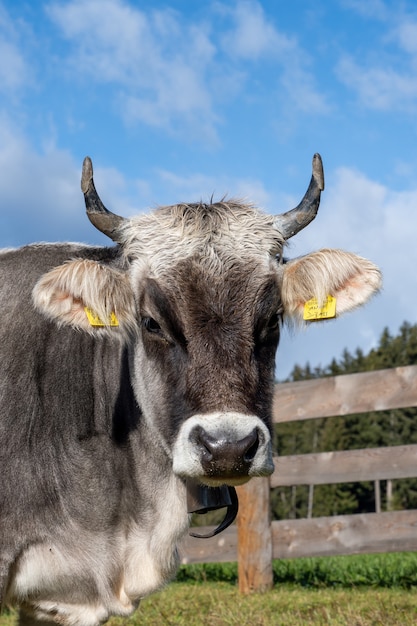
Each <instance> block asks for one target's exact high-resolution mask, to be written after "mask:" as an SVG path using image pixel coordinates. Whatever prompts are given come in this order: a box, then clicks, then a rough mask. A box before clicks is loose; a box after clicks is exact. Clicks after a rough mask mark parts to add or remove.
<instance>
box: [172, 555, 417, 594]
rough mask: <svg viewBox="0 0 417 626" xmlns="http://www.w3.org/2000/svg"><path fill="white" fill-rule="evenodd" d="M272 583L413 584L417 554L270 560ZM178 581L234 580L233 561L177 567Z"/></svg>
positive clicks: (342, 585) (403, 586)
mask: <svg viewBox="0 0 417 626" xmlns="http://www.w3.org/2000/svg"><path fill="white" fill-rule="evenodd" d="M273 572H274V583H275V584H276V585H279V584H294V585H298V586H301V587H311V588H315V587H316V588H321V587H345V588H349V587H355V588H357V587H360V586H371V587H382V588H383V587H390V588H391V587H399V588H403V589H409V588H411V587H413V586H416V587H417V553H415V552H402V553H395V554H367V555H354V556H337V557H322V558H308V559H289V560H281V561H278V560H276V561H274V562H273ZM177 581H179V582H229V583H237V564H236V563H224V564H218V563H205V564H201V565H200V564H199V565H187V566H184V567H181V568H180V571H179V572H178V575H177Z"/></svg>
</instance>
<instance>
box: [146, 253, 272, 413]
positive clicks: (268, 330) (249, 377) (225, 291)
mask: <svg viewBox="0 0 417 626" xmlns="http://www.w3.org/2000/svg"><path fill="white" fill-rule="evenodd" d="M140 309H141V315H142V316H143V317H145V318H146V317H147V316H149V317H150V318H152V323H154V322H155V323H156V324H157V326H154V327H153V328H152V329H151V330H149V328H146V324H148V322H146V323H145V328H144V330H143V333H144V338H145V349H146V350H147V352H148V356H150V357H151V358H155V359H157V360H158V367H159V368H161V367H162V369H163V370H164V374H163V376H164V379H165V380H166V381H169V382H170V384H169V387H170V389H171V390H172V389H175V393H174V397H173V398H172V401H173V405H172V409H173V411H174V412H175V413H176V414H178V413H179V414H181V416H182V419H184V418H186V417H189V416H190V415H192V414H194V413H210V412H213V411H224V410H229V411H230V410H233V411H237V412H240V413H243V414H252V415H258V416H259V417H260V418H261V419H262V420H263V421H264V422H265V423H266V424H267V425H269V420H270V405H271V395H272V383H273V372H274V361H275V350H276V347H277V344H278V339H279V320H278V314H279V310H280V299H279V285H278V279H277V275H275V273H274V272H273V270H272V268H271V269H270V270H268V271H267V272H265V266H264V267H263V268H260V267H259V264H258V263H255V262H254V261H241V260H240V259H235V260H233V261H230V259H228V261H227V263H226V262H221V261H220V259H217V261H216V263H213V261H212V260H210V259H206V258H201V257H197V256H195V257H192V258H190V259H187V260H184V261H179V262H178V263H177V264H176V265H175V266H174V267H173V268H170V270H169V274H168V275H167V276H166V277H164V279H163V280H161V279H160V278H159V279H158V281H155V280H153V279H148V281H147V284H146V287H145V290H144V296H143V298H142V301H141V305H140ZM158 326H159V328H160V332H158V331H157V327H158ZM174 405H175V407H174ZM179 407H181V409H180V410H179ZM179 414H178V418H179V419H180V415H179Z"/></svg>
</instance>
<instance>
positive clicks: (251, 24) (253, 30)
mask: <svg viewBox="0 0 417 626" xmlns="http://www.w3.org/2000/svg"><path fill="white" fill-rule="evenodd" d="M228 13H229V15H230V17H231V18H232V25H231V27H230V28H229V29H228V30H227V32H226V33H225V34H224V35H223V36H222V38H221V41H222V47H223V49H224V51H225V52H226V54H228V55H230V56H232V57H236V58H242V59H247V60H258V59H260V58H261V57H269V58H271V57H272V58H276V57H279V56H282V55H285V54H290V53H291V52H294V49H295V48H296V42H295V41H294V39H291V38H290V37H288V36H287V35H284V34H282V33H280V32H278V30H277V29H276V28H275V27H274V25H273V24H271V23H270V22H268V20H267V18H266V16H265V12H264V10H263V8H262V6H261V4H259V3H258V2H255V1H253V0H244V1H243V2H238V3H236V5H235V6H234V8H233V9H229V10H228Z"/></svg>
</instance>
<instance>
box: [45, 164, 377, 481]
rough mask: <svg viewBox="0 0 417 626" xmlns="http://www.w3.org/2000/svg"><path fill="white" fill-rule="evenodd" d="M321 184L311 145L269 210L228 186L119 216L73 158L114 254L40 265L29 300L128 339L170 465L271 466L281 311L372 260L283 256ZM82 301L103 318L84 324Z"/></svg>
mask: <svg viewBox="0 0 417 626" xmlns="http://www.w3.org/2000/svg"><path fill="white" fill-rule="evenodd" d="M323 187H324V179H323V170H322V164H321V159H320V157H319V155H315V156H314V159H313V176H312V178H311V182H310V185H309V188H308V190H307V192H306V194H305V196H304V198H303V200H302V201H301V203H300V204H299V205H298V206H297V207H296V208H295V209H293V210H291V211H289V212H287V213H284V214H283V215H280V216H278V217H276V216H274V217H272V216H269V215H265V214H263V213H261V212H260V211H258V210H257V209H256V208H255V207H253V206H251V205H248V204H244V203H242V202H238V201H234V200H230V201H222V202H218V203H215V204H208V205H206V204H201V203H200V204H178V205H174V206H169V207H162V208H159V209H157V210H156V211H154V212H153V213H151V214H149V215H140V216H138V217H135V218H132V219H124V218H121V217H119V216H117V215H115V214H113V213H111V212H110V211H108V210H107V209H106V208H105V207H104V205H103V204H102V202H101V200H100V198H99V197H98V195H97V192H96V190H95V187H94V183H93V173H92V165H91V161H90V159H88V158H87V159H86V160H85V162H84V168H83V176H82V189H83V192H84V195H85V201H86V206H87V214H88V217H89V218H90V220H91V221H92V223H93V224H94V225H95V226H96V227H97V228H98V229H99V230H101V231H102V232H104V233H105V234H106V235H108V236H109V237H110V238H111V239H112V240H113V241H115V242H116V243H117V244H118V254H117V255H116V257H115V260H113V261H112V262H108V263H104V262H98V261H95V260H85V259H83V260H80V259H79V260H77V259H75V260H72V261H69V262H68V263H66V264H65V265H63V266H60V267H57V268H55V269H53V270H52V271H51V272H49V273H48V274H46V275H45V276H43V277H42V278H41V280H40V281H39V282H38V284H37V286H36V288H35V290H34V300H35V303H36V306H37V307H38V308H39V309H41V310H42V311H43V312H44V313H46V314H47V315H48V316H50V317H52V318H54V319H56V320H58V321H59V323H60V324H69V325H72V326H74V327H76V328H78V329H81V330H83V331H86V332H89V333H93V334H95V335H96V336H99V335H103V334H104V335H106V336H107V337H108V336H109V335H110V336H114V337H116V336H119V337H121V338H122V339H123V340H124V341H126V342H128V343H129V345H130V350H131V361H132V383H133V388H134V391H135V394H136V398H137V401H138V403H139V405H140V407H141V409H142V411H143V414H144V416H145V418H146V420H147V422H148V424H149V426H150V428H153V429H155V430H156V431H157V432H158V438H159V439H158V440H160V441H161V444H162V445H163V446H164V447H165V450H166V454H167V455H168V456H169V457H170V458H171V459H172V466H173V470H174V472H175V473H176V474H177V475H178V476H180V477H183V478H191V479H195V480H196V481H198V482H200V483H204V484H206V485H210V486H217V485H220V484H224V483H226V484H229V485H238V484H241V483H244V482H245V481H247V480H248V479H249V478H250V477H252V476H263V475H268V474H270V473H271V472H272V470H273V465H272V455H271V438H270V428H271V423H270V413H271V401H272V391H273V380H274V362H275V351H276V348H277V345H278V340H279V334H280V326H281V322H282V320H286V319H288V320H302V318H303V310H304V305H305V303H306V302H307V301H309V300H310V299H312V298H317V300H318V304H319V305H320V303H321V302H323V301H324V300H325V299H326V298H327V296H328V295H331V296H333V297H334V298H336V307H337V315H340V314H342V313H344V312H345V311H349V310H350V309H352V308H354V307H356V306H358V305H360V304H362V303H364V302H365V301H366V300H367V299H368V298H369V297H370V296H371V295H372V294H373V293H374V292H375V291H376V290H377V289H378V287H379V285H380V274H379V271H378V269H377V268H376V267H375V266H374V265H373V264H372V263H370V262H369V261H367V260H365V259H363V258H361V257H358V256H356V255H353V254H350V253H348V252H344V251H341V250H329V249H328V250H320V251H319V252H313V253H312V254H308V255H306V256H304V257H301V258H297V259H294V260H292V261H288V262H284V260H283V247H284V244H285V241H286V240H287V239H289V238H290V237H292V236H293V235H295V234H296V233H297V232H298V231H299V230H301V229H302V228H304V227H305V226H306V225H307V224H308V223H309V222H310V221H311V220H312V219H314V217H315V215H316V213H317V209H318V206H319V202H320V193H321V190H322V189H323ZM85 307H87V308H88V309H90V310H92V311H93V312H94V314H95V315H96V316H97V317H98V318H100V319H101V320H102V321H103V322H104V324H105V327H104V328H96V327H93V326H91V322H90V321H89V318H88V316H87V315H86V310H85ZM112 315H113V317H114V316H115V318H117V320H118V324H119V326H118V327H113V326H110V318H111V316H112Z"/></svg>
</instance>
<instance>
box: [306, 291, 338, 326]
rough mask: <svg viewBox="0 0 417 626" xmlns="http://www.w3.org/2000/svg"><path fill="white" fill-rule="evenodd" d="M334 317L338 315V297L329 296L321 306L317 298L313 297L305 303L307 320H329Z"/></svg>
mask: <svg viewBox="0 0 417 626" xmlns="http://www.w3.org/2000/svg"><path fill="white" fill-rule="evenodd" d="M332 317H336V298H334V297H333V296H327V298H326V300H325V301H324V303H323V305H322V306H319V304H318V302H317V298H311V300H308V301H307V302H306V303H305V305H304V319H305V320H306V321H310V322H313V321H314V320H328V319H331V318H332Z"/></svg>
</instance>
